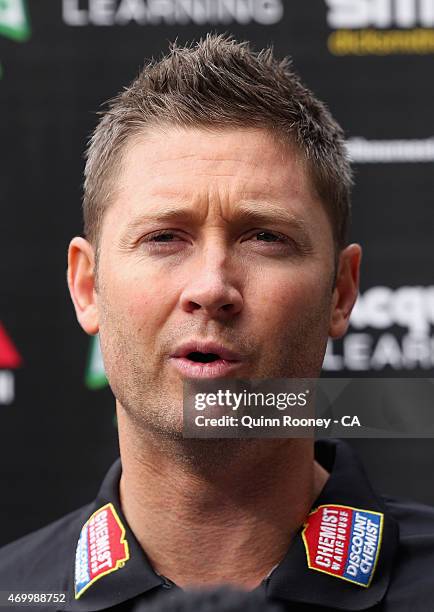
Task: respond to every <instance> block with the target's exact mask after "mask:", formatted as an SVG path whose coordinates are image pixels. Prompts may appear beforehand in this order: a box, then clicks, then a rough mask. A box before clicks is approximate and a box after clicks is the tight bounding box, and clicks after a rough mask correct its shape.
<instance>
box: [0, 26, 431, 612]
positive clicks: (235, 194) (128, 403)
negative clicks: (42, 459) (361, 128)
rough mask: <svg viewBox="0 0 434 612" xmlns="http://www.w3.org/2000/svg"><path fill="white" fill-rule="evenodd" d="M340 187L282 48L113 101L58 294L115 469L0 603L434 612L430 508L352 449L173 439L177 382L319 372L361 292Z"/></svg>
mask: <svg viewBox="0 0 434 612" xmlns="http://www.w3.org/2000/svg"><path fill="white" fill-rule="evenodd" d="M350 184H351V173H350V168H349V164H348V160H347V158H346V155H345V150H344V145H343V135H342V131H341V129H340V128H339V126H338V125H337V124H336V122H335V121H334V120H333V118H332V117H331V115H330V113H329V112H328V110H327V109H326V108H325V106H324V105H323V104H322V103H320V102H319V101H318V100H316V99H315V98H314V96H313V94H312V93H311V92H309V91H308V90H307V89H306V88H305V87H304V86H303V85H302V84H301V83H300V81H299V79H298V77H297V76H296V75H295V74H294V73H293V72H292V71H291V70H290V67H289V65H288V63H287V62H285V61H282V62H279V61H277V60H276V59H275V58H274V57H273V54H272V52H271V51H270V50H267V51H263V52H261V53H259V54H257V53H254V52H253V51H252V50H251V49H250V48H249V46H248V45H247V44H245V43H242V44H239V43H237V42H235V41H234V40H232V39H230V38H227V37H223V36H208V37H207V38H206V39H205V40H203V41H201V42H200V43H199V44H198V45H197V46H195V47H186V48H179V47H176V46H173V47H172V48H171V50H170V53H169V54H168V55H167V56H166V57H165V58H163V59H162V60H161V61H160V62H158V63H153V64H151V65H149V66H147V67H146V68H145V69H144V70H143V71H142V72H141V74H140V75H139V76H138V78H137V79H136V80H135V81H134V82H133V83H132V84H131V85H130V87H129V88H127V89H126V90H125V91H124V92H122V93H121V94H119V95H118V96H117V97H116V98H115V99H114V100H113V101H112V102H111V103H110V105H109V108H108V110H107V112H106V113H105V114H104V116H103V117H102V119H101V121H100V123H99V125H98V126H97V128H96V130H95V132H94V134H93V137H92V139H91V142H90V145H89V148H88V152H87V164H86V170H85V185H84V225H85V238H82V237H76V238H74V239H73V240H72V242H71V244H70V247H69V258H68V264H69V265H68V284H69V289H70V292H71V297H72V300H73V302H74V306H75V310H76V313H77V318H78V321H79V323H80V325H81V326H82V328H83V329H84V330H85V331H86V332H87V333H88V334H97V333H99V336H100V341H101V347H102V353H103V357H104V364H105V368H106V372H107V376H108V379H109V381H110V385H111V388H112V390H113V392H114V395H115V397H116V407H117V417H118V424H119V442H120V462H118V463H117V464H115V465H114V466H113V467H112V469H111V470H110V472H109V473H108V475H107V476H106V479H105V480H104V483H103V484H102V487H101V490H100V492H99V494H98V497H97V499H96V500H95V502H93V503H92V504H90V505H88V506H86V507H85V508H83V509H80V510H78V511H76V512H75V513H73V514H71V515H69V516H67V517H65V518H63V519H61V520H60V521H58V522H57V523H54V524H53V525H51V526H49V527H47V528H45V529H43V530H40V531H39V532H37V533H35V534H32V535H30V536H27V537H26V538H24V539H22V540H20V541H19V542H18V543H15V544H11V545H9V546H7V547H6V548H4V549H3V551H2V554H1V556H0V559H1V560H0V587H1V589H2V590H17V589H20V590H22V591H29V590H31V589H33V590H34V591H35V592H43V591H44V590H45V591H46V592H49V593H59V592H66V594H67V599H69V600H68V601H67V602H66V603H61V604H58V606H59V609H62V610H88V611H90V610H106V609H114V610H134V611H138V610H145V609H146V606H147V605H148V604H149V603H150V602H151V601H152V600H153V599H154V598H155V597H157V596H166V597H170V593H171V592H174V591H175V590H176V589H178V588H182V589H184V588H188V587H189V586H192V585H194V586H196V587H210V588H212V587H217V586H218V585H221V584H226V585H230V586H232V587H235V588H241V589H245V590H254V589H260V590H265V591H266V595H267V597H268V598H269V599H270V600H273V601H276V602H280V603H284V604H285V606H287V609H288V610H289V609H294V606H295V605H297V609H306V610H374V609H375V610H382V611H386V610H387V611H389V610H394V611H400V610H406V611H407V610H410V609H411V610H430V609H431V607H430V606H432V604H431V603H428V602H429V599H428V597H429V595H433V593H434V587H433V582H434V579H432V578H431V577H430V576H429V574H430V573H431V568H432V567H433V562H434V554H433V543H434V512H433V511H432V510H431V509H428V508H424V507H421V506H416V505H414V506H412V505H403V504H400V503H398V502H394V501H388V500H385V499H382V498H379V497H377V496H376V495H375V494H374V493H373V492H372V490H371V488H370V485H369V483H368V482H367V480H366V477H365V476H364V474H363V472H362V471H361V468H360V466H359V465H358V463H357V461H356V459H355V458H354V456H353V455H352V453H351V452H350V450H349V449H348V447H346V446H345V445H343V444H342V443H340V444H335V443H325V442H324V443H320V444H318V445H317V448H316V451H315V453H316V460H315V458H314V447H313V443H312V441H311V440H309V439H302V438H299V439H273V440H271V439H231V440H221V439H214V440H201V439H187V438H184V437H183V435H182V392H183V383H184V382H185V381H188V380H198V379H199V380H202V379H206V380H208V379H211V380H212V379H219V378H223V379H227V378H244V379H264V378H270V379H271V378H284V377H288V378H292V377H294V378H297V377H304V378H315V377H318V376H319V374H320V371H321V366H322V361H323V357H324V352H325V347H326V342H327V338H328V336H331V337H339V336H342V335H343V334H344V333H345V331H346V329H347V326H348V320H349V316H350V313H351V310H352V307H353V305H354V302H355V300H356V296H357V290H358V280H359V266H360V258H361V249H360V246H359V245H357V244H348V243H347V230H348V222H349V191H350ZM422 536H423V538H422Z"/></svg>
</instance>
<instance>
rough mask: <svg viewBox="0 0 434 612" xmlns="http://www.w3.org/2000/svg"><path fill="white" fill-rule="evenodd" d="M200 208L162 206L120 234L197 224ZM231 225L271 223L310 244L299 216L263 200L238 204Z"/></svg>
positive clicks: (305, 226)
mask: <svg viewBox="0 0 434 612" xmlns="http://www.w3.org/2000/svg"><path fill="white" fill-rule="evenodd" d="M200 216H201V214H200V209H198V208H192V207H191V205H189V206H185V207H183V206H177V207H176V208H175V207H174V206H173V205H162V206H159V207H158V209H155V210H151V211H149V212H147V213H145V214H142V215H140V216H139V217H136V218H134V219H132V220H131V221H130V222H129V223H128V224H127V226H126V228H125V230H124V232H123V235H124V237H126V236H131V235H134V234H135V233H136V232H137V231H139V230H141V229H143V227H144V226H146V224H147V223H152V222H159V223H170V222H172V223H176V222H183V223H192V224H195V225H199V224H200V221H201V220H200ZM230 222H231V223H233V224H237V225H241V224H242V223H246V222H249V223H255V224H258V225H261V224H265V225H268V224H273V223H279V224H282V225H286V226H290V227H291V228H293V229H294V230H295V231H297V232H298V234H299V235H300V238H301V239H302V240H303V239H304V240H305V241H306V242H309V240H310V232H309V231H308V229H307V224H306V222H305V221H304V220H303V219H301V218H299V217H298V216H296V215H294V214H293V213H291V212H290V211H289V210H285V209H284V208H282V207H281V206H278V205H276V204H272V203H269V202H266V201H264V200H261V201H255V202H250V201H249V202H241V203H240V204H238V205H237V207H236V208H235V209H234V210H233V212H232V213H231V218H230Z"/></svg>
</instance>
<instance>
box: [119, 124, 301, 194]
mask: <svg viewBox="0 0 434 612" xmlns="http://www.w3.org/2000/svg"><path fill="white" fill-rule="evenodd" d="M215 186H218V188H219V189H220V190H223V191H224V190H225V189H226V190H228V191H231V190H232V191H236V192H237V193H240V192H241V193H242V195H243V197H245V198H246V199H252V200H257V199H264V198H270V197H271V198H273V197H276V198H277V197H279V196H282V195H283V194H282V192H284V193H285V195H287V196H291V195H295V194H296V193H299V192H300V191H303V190H304V191H306V190H309V191H310V185H309V181H308V177H307V172H306V168H305V164H304V162H303V161H302V160H301V156H300V155H298V153H297V152H296V151H295V150H291V149H290V148H289V147H283V146H282V145H281V144H279V143H278V142H277V141H276V140H275V139H274V138H273V137H272V136H271V135H270V134H269V133H268V132H267V131H266V130H258V129H241V128H240V129H238V128H235V129H231V130H229V129H226V130H222V131H219V132H210V131H205V130H202V129H198V128H194V129H188V130H187V129H183V130H181V129H180V128H168V129H166V130H165V131H164V132H161V131H160V130H158V131H156V130H155V129H152V130H150V131H149V132H147V133H145V134H141V135H139V136H137V137H136V138H135V139H134V140H133V141H132V142H130V143H128V145H127V146H126V149H125V152H124V155H123V158H122V170H121V172H120V173H119V177H118V181H117V190H118V194H119V196H120V197H122V195H123V194H124V195H127V194H128V198H131V192H132V191H134V195H135V196H139V195H140V194H143V195H145V194H146V195H147V196H149V197H158V198H167V199H172V198H183V197H185V198H186V199H188V198H189V197H190V195H191V193H192V191H194V190H195V189H196V190H198V189H200V188H202V189H203V188H207V189H208V188H209V189H212V188H213V187H215ZM134 195H133V197H134ZM228 195H230V194H228Z"/></svg>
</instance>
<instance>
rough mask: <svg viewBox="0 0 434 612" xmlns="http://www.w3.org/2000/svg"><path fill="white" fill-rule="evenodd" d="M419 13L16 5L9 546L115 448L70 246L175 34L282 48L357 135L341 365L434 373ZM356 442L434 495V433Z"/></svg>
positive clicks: (6, 171) (86, 489) (225, 5)
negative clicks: (118, 97) (111, 123)
mask: <svg viewBox="0 0 434 612" xmlns="http://www.w3.org/2000/svg"><path fill="white" fill-rule="evenodd" d="M420 4H422V3H420ZM420 4H419V3H418V2H417V1H416V0H401V1H400V2H399V3H398V2H395V0H390V2H389V3H387V2H386V3H382V5H383V10H382V12H379V11H378V5H379V3H378V2H374V1H373V0H372V1H371V0H347V4H346V5H345V6H346V8H345V6H344V3H342V2H341V3H338V2H336V1H333V0H328V1H325V0H309V2H306V1H305V0H291V2H283V1H279V0H273V1H271V0H270V1H268V2H267V1H264V0H232V1H228V0H225V1H223V0H212V1H211V0H208V1H205V0H189V1H185V0H184V1H181V0H104V1H102V0H44V1H43V2H41V1H40V0H39V1H36V0H28V2H25V1H24V0H4V1H3V2H2V3H0V63H1V78H0V105H1V115H0V126H1V127H0V130H1V132H0V143H1V149H0V151H1V165H0V178H1V182H0V198H1V223H0V278H1V291H0V296H1V302H0V322H1V327H0V417H1V420H0V425H1V430H0V478H1V483H2V487H1V497H0V500H1V501H0V524H1V529H0V544H1V543H6V542H8V541H10V540H13V539H14V538H16V537H18V536H20V535H23V534H24V533H26V532H28V531H30V530H32V529H34V528H37V527H39V526H41V525H43V524H45V523H47V522H49V521H51V520H53V519H55V518H57V517H59V516H61V515H62V514H64V513H65V512H67V511H70V510H72V509H74V508H76V507H78V506H79V505H81V504H83V503H85V502H87V501H89V500H90V499H92V498H93V497H94V494H95V492H96V489H97V487H98V483H99V481H100V479H101V477H102V476H103V474H104V472H105V471H106V469H107V467H108V466H109V465H110V463H111V461H112V460H113V459H114V457H115V456H116V455H117V452H118V449H117V442H116V429H115V426H114V400H113V397H112V395H111V392H110V390H109V389H108V388H107V386H106V384H105V379H104V376H103V372H102V371H101V364H100V362H99V360H98V350H97V349H98V347H97V345H93V344H92V343H91V340H90V339H89V338H88V337H87V336H86V335H85V334H84V333H83V332H82V331H81V329H80V328H79V326H78V324H77V323H76V320H75V316H74V313H73V309H72V304H71V302H70V299H69V295H68V293H67V287H66V282H65V272H66V252H67V246H68V242H69V240H70V238H71V237H72V236H73V235H76V234H79V233H80V232H81V211H80V198H81V181H82V171H83V157H82V155H83V149H84V146H85V142H86V139H87V137H88V135H89V133H90V131H91V130H92V129H93V127H94V126H95V122H96V114H95V111H96V110H97V109H98V107H99V105H100V104H101V103H102V102H103V101H104V100H106V99H107V98H109V97H111V96H112V95H114V94H115V93H116V92H117V91H119V90H120V89H121V88H122V86H123V85H124V84H126V83H128V82H129V81H130V80H131V79H132V78H133V77H134V76H135V74H136V73H137V71H138V70H139V68H140V66H141V65H142V64H143V62H144V59H145V58H149V57H151V56H155V55H159V54H160V53H161V51H162V50H166V49H167V46H168V41H172V40H174V39H175V38H176V37H177V38H178V40H179V41H180V42H181V43H182V42H184V41H187V40H192V39H197V38H199V37H200V36H201V35H204V34H205V33H206V32H208V31H218V32H220V31H221V32H224V31H226V32H231V33H233V34H234V35H235V36H236V37H238V38H240V39H247V40H251V41H252V42H253V43H254V45H255V46H256V48H261V47H263V46H265V45H267V44H269V43H273V44H274V47H275V50H276V52H277V54H279V55H286V54H290V55H291V56H292V57H293V60H294V65H295V68H296V69H297V70H298V71H299V72H300V73H301V75H302V77H303V80H304V81H305V83H306V84H307V85H308V86H309V87H310V88H311V89H313V91H314V92H315V93H316V94H317V95H318V96H319V97H320V98H321V99H323V100H324V101H325V102H326V103H327V104H328V106H329V107H330V109H331V110H332V112H333V114H334V115H335V117H336V118H337V119H338V121H339V122H340V123H341V124H342V125H343V126H344V128H345V130H346V134H347V138H348V146H349V148H350V153H351V155H352V157H353V160H354V168H355V173H356V186H355V189H354V199H353V201H354V223H353V238H354V239H356V240H357V241H358V242H360V243H361V244H362V246H363V247H364V260H363V273H362V281H361V297H360V299H359V302H358V305H357V309H356V311H355V313H354V316H353V319H352V321H353V323H352V326H351V328H350V330H349V333H348V335H347V337H346V339H345V340H344V341H340V342H336V343H334V345H333V346H332V345H330V347H329V352H328V355H327V357H326V361H325V371H326V372H328V373H330V374H331V375H342V376H352V375H361V374H362V375H368V374H369V375H373V376H403V377H410V376H411V377H413V376H422V377H423V376H425V377H432V376H433V371H434V337H433V334H432V331H433V330H432V327H433V323H434V283H433V262H434V256H433V230H434V223H433V220H434V212H433V200H432V197H433V196H432V194H433V192H434V176H433V161H434V139H433V90H434V81H433V78H432V76H433V68H434V65H433V52H434V30H433V26H434V23H433V22H434V11H431V13H433V14H431V13H430V12H429V10H428V9H427V8H426V7H427V6H428V4H429V3H425V4H424V7H425V9H424V8H423V7H421V6H420ZM339 5H340V6H341V7H343V8H341V9H339ZM376 7H377V8H376ZM92 349H93V352H92ZM408 408H409V410H411V409H412V406H409V407H408ZM351 443H352V444H353V445H354V446H356V447H357V448H358V449H359V450H360V453H361V455H362V457H363V460H364V463H365V465H366V467H367V469H368V472H369V473H370V475H371V478H372V480H373V482H374V484H375V485H376V486H377V487H378V488H379V489H381V490H382V491H383V492H387V493H391V494H398V495H403V496H410V497H413V498H415V499H418V500H421V501H425V502H429V503H434V482H433V479H432V477H431V474H432V470H433V466H434V441H433V440H417V441H416V440H388V441H386V440H363V441H362V440H353V441H352V442H351Z"/></svg>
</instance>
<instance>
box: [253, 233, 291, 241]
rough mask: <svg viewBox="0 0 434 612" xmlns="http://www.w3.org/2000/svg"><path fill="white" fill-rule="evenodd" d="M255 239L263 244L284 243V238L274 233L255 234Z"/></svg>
mask: <svg viewBox="0 0 434 612" xmlns="http://www.w3.org/2000/svg"><path fill="white" fill-rule="evenodd" d="M255 236H256V239H257V240H260V241H263V242H277V241H279V240H280V241H285V237H284V236H282V235H280V234H275V233H274V232H256V234H255Z"/></svg>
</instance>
